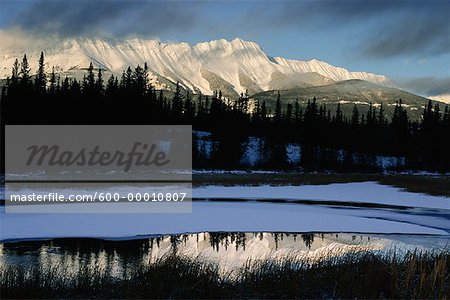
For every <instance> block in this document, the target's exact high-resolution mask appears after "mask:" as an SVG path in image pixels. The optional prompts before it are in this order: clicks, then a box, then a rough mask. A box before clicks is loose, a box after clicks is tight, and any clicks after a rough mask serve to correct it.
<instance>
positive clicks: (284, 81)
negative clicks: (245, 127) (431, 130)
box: [0, 38, 390, 94]
mask: <svg viewBox="0 0 450 300" xmlns="http://www.w3.org/2000/svg"><path fill="white" fill-rule="evenodd" d="M41 50H43V51H44V52H45V56H46V65H47V70H50V68H51V66H55V68H56V70H57V71H58V72H61V73H63V75H69V76H71V75H72V76H74V75H73V74H75V73H76V72H77V71H79V70H80V69H84V68H86V67H88V65H89V63H90V62H92V63H93V64H94V66H95V67H100V68H103V69H105V70H107V71H109V72H111V73H114V74H116V75H117V74H121V72H122V71H123V70H124V69H126V68H127V67H128V66H132V67H134V66H136V65H138V64H140V65H143V64H144V63H145V62H147V64H148V66H149V69H150V71H151V76H152V77H153V79H154V80H155V78H158V77H159V78H164V79H166V80H167V79H168V80H170V81H172V82H176V81H180V82H181V83H182V84H183V85H184V86H185V87H187V88H189V89H191V90H193V91H196V92H202V93H204V94H211V93H212V91H213V90H215V89H217V86H227V87H228V88H229V89H230V90H231V91H230V92H233V93H241V92H244V91H245V90H249V92H250V93H252V92H260V91H266V90H270V89H273V88H283V87H285V86H287V87H288V88H292V87H294V86H295V85H298V86H305V84H307V85H323V84H329V83H332V82H333V81H341V80H347V79H363V80H367V81H371V82H374V83H378V84H383V85H390V81H389V80H388V79H387V78H386V77H384V76H381V75H375V74H371V73H365V72H350V71H348V70H346V69H343V68H338V67H334V66H332V65H329V64H327V63H325V62H321V61H318V60H312V61H295V60H288V59H284V58H279V57H277V58H272V57H269V56H268V55H267V54H266V53H265V52H264V51H263V50H262V49H261V47H260V46H259V45H258V44H256V43H254V42H249V41H244V40H241V39H238V38H237V39H234V40H232V41H227V40H224V39H221V40H214V41H210V42H204V43H198V44H196V45H194V46H191V45H189V44H187V43H162V42H159V41H156V40H144V39H138V38H134V39H128V40H124V41H118V40H100V39H66V40H64V41H61V42H60V43H58V44H57V46H51V47H50V46H49V48H48V49H23V48H22V49H1V46H0V76H1V78H5V77H6V76H9V75H10V74H11V67H12V65H13V63H14V60H15V59H19V61H20V59H21V58H22V56H23V54H24V53H27V55H28V58H29V59H28V61H29V63H30V66H31V69H32V72H35V71H36V69H37V62H38V58H39V53H40V51H41ZM64 73H65V74H64ZM305 73H308V74H306V75H303V74H305ZM274 79H275V80H274Z"/></svg>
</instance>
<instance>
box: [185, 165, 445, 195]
mask: <svg viewBox="0 0 450 300" xmlns="http://www.w3.org/2000/svg"><path fill="white" fill-rule="evenodd" d="M192 180H193V187H201V186H206V185H222V186H238V185H247V186H258V185H274V186H283V185H326V184H332V183H350V182H365V181H374V182H378V183H379V184H382V185H389V186H393V187H397V188H400V189H404V190H405V191H407V192H413V193H423V194H428V195H432V196H445V197H450V176H447V175H437V176H434V175H433V176H423V175H420V176H419V175H398V174H394V175H384V174H376V173H375V174H365V173H343V174H340V173H296V172H292V173H289V172H267V173H264V172H261V173H253V172H245V171H242V172H227V171H224V172H214V171H212V172H208V171H206V172H205V173H194V174H193V176H192Z"/></svg>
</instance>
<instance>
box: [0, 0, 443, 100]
mask: <svg viewBox="0 0 450 300" xmlns="http://www.w3.org/2000/svg"><path fill="white" fill-rule="evenodd" d="M449 20H450V1H448V0H441V1H425V0H424V1H384V0H377V1H375V0H370V1H356V0H346V1H338V0H334V1H332V0H329V1H248V0H247V1H114V0H103V1H89V0H72V1H65V0H60V1H57V0H53V1H49V0H43V1H40V0H36V1H33V0H22V1H20V0H14V1H12V0H11V1H10V0H0V30H2V31H3V33H4V32H12V31H14V32H18V31H19V32H24V33H26V34H31V35H32V36H33V37H36V38H39V37H40V36H47V37H48V36H59V37H78V36H84V37H105V36H106V37H114V38H119V39H120V38H125V37H128V36H140V37H146V38H158V39H160V40H162V41H186V42H189V43H191V44H193V43H196V42H199V41H208V40H212V39H219V38H226V39H233V38H235V37H240V38H243V39H246V40H251V41H255V42H257V43H258V44H259V45H260V46H261V47H262V48H263V49H264V50H265V52H266V53H268V54H269V55H271V56H283V57H286V58H291V59H300V60H307V59H312V58H316V59H320V60H324V61H327V62H329V63H331V64H333V65H337V66H343V67H345V68H348V69H350V70H352V71H368V72H373V73H378V74H384V75H387V76H388V77H390V78H392V79H393V80H396V81H397V82H398V83H399V84H401V85H402V86H403V87H406V88H408V89H409V90H412V91H414V92H416V93H420V94H423V95H436V94H442V93H446V92H447V93H449V92H450V21H449ZM1 42H2V41H1V40H0V43H1Z"/></svg>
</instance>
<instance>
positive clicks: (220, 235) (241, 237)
mask: <svg viewBox="0 0 450 300" xmlns="http://www.w3.org/2000/svg"><path fill="white" fill-rule="evenodd" d="M246 241H247V237H246V235H245V233H243V232H237V233H235V232H210V233H209V244H210V245H211V247H213V249H214V250H216V251H219V246H220V245H222V246H223V247H225V250H228V246H229V245H230V244H233V243H234V244H235V245H236V251H237V250H239V248H240V247H242V249H243V250H245V243H246Z"/></svg>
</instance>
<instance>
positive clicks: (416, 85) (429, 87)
mask: <svg viewBox="0 0 450 300" xmlns="http://www.w3.org/2000/svg"><path fill="white" fill-rule="evenodd" d="M396 84H398V85H399V86H400V87H402V88H404V89H406V90H409V91H411V92H413V93H416V94H420V95H425V96H435V95H442V94H450V77H434V76H428V77H418V78H413V79H399V80H397V82H396Z"/></svg>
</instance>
